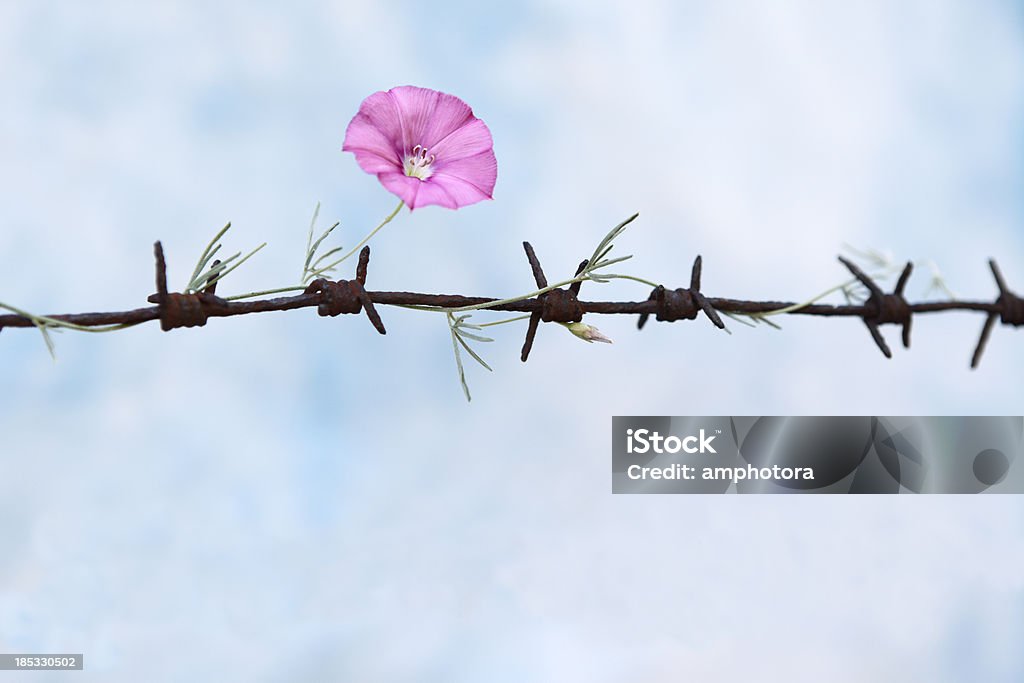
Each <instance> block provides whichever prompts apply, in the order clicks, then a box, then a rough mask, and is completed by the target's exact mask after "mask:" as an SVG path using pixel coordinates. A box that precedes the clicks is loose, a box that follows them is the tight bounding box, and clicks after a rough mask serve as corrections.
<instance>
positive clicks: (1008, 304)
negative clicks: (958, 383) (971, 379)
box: [971, 259, 1024, 368]
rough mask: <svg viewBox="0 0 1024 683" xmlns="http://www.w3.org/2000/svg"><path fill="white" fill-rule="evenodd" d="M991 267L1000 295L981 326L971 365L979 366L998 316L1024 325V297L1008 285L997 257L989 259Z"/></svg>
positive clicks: (1010, 323) (1001, 319)
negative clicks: (1011, 289)
mask: <svg viewBox="0 0 1024 683" xmlns="http://www.w3.org/2000/svg"><path fill="white" fill-rule="evenodd" d="M988 266H989V268H991V269H992V276H993V277H994V278H995V279H996V286H997V287H998V288H999V297H998V298H997V299H996V303H995V306H996V308H995V310H992V311H990V312H989V314H988V317H987V318H986V319H985V325H984V327H982V328H981V336H980V337H979V338H978V345H977V346H976V347H975V348H974V356H972V357H971V367H972V368H976V367H978V363H980V362H981V354H983V353H984V352H985V345H986V344H988V337H989V335H990V334H992V328H993V327H995V324H996V318H999V321H1000V322H1001V323H1002V324H1004V325H1012V326H1014V327H1020V326H1021V325H1024V299H1022V298H1020V297H1019V296H1017V295H1016V294H1014V293H1013V292H1012V291H1010V288H1009V287H1007V286H1006V280H1004V279H1003V274H1002V272H1001V271H1000V270H999V264H998V263H996V260H995V259H989V262H988Z"/></svg>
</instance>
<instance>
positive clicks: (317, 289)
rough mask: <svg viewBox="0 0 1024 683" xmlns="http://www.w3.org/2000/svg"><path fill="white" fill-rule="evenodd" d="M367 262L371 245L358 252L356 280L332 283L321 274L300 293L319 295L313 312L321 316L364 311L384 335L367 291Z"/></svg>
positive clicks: (382, 326)
mask: <svg viewBox="0 0 1024 683" xmlns="http://www.w3.org/2000/svg"><path fill="white" fill-rule="evenodd" d="M369 265H370V247H363V249H362V251H360V252H359V263H358V264H357V265H356V279H355V280H337V281H334V282H332V281H331V280H328V279H326V278H322V277H321V278H317V279H316V280H313V281H312V282H310V283H309V285H308V286H307V287H306V289H305V291H304V292H303V293H304V294H314V295H316V296H317V297H318V304H317V307H316V312H317V314H319V315H320V316H322V317H334V316H337V315H341V314H342V313H359V312H360V311H363V310H365V311H366V317H367V318H368V319H369V321H370V324H372V325H373V327H374V329H376V330H377V331H378V332H380V333H381V334H387V330H385V329H384V322H383V321H382V320H381V319H380V315H379V314H378V313H377V309H376V308H375V307H374V305H373V299H371V298H370V296H369V294H367V293H366V287H365V285H366V271H367V268H368V267H369Z"/></svg>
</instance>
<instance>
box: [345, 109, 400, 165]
mask: <svg viewBox="0 0 1024 683" xmlns="http://www.w3.org/2000/svg"><path fill="white" fill-rule="evenodd" d="M341 149H342V150H343V151H346V152H352V153H353V154H355V155H356V163H358V164H359V167H360V168H362V169H363V170H364V171H366V172H367V173H384V172H386V171H394V170H401V169H402V157H401V156H400V155H399V154H398V153H397V152H396V151H395V143H394V142H393V141H392V140H390V139H388V137H387V136H386V134H385V133H384V131H382V130H381V129H380V128H378V127H377V126H376V125H374V124H373V122H372V121H371V120H370V118H369V117H368V116H366V115H364V114H362V113H360V114H356V116H355V118H353V119H352V121H351V123H349V124H348V129H347V130H346V131H345V143H344V144H343V145H342V146H341Z"/></svg>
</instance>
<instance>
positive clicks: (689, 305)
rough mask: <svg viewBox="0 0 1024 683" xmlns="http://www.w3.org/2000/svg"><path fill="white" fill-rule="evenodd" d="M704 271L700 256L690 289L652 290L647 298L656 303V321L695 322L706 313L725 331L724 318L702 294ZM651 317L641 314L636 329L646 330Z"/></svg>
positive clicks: (691, 274)
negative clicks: (701, 286)
mask: <svg viewBox="0 0 1024 683" xmlns="http://www.w3.org/2000/svg"><path fill="white" fill-rule="evenodd" d="M702 269H703V265H702V259H701V257H700V255H698V256H697V258H695V259H694V260H693V268H692V269H691V270H690V287H689V289H683V288H682V287H677V288H676V289H666V288H665V286H664V285H658V286H657V287H655V288H654V289H653V290H651V295H650V296H649V297H647V300H648V301H653V302H654V303H655V306H656V308H655V320H660V321H662V322H675V321H676V320H695V319H696V318H697V315H698V314H699V313H700V312H701V311H704V315H706V316H707V317H708V320H710V321H711V322H712V323H713V324H714V326H715V327H717V328H718V329H720V330H724V329H725V323H724V322H722V318H721V317H720V316H719V315H718V311H716V310H715V309H714V307H712V305H711V303H710V302H709V301H708V300H707V298H706V297H705V296H704V295H703V294H701V292H700V277H701V271H702ZM649 317H650V313H641V314H640V318H639V319H638V320H637V321H636V327H637V329H639V330H642V329H643V328H644V325H646V324H647V319H648V318H649Z"/></svg>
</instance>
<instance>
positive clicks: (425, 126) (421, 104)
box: [388, 85, 475, 154]
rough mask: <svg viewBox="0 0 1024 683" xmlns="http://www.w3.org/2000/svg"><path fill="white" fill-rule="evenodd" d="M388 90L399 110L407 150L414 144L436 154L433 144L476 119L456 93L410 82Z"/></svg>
mask: <svg viewBox="0 0 1024 683" xmlns="http://www.w3.org/2000/svg"><path fill="white" fill-rule="evenodd" d="M388 92H390V93H391V94H392V96H393V97H394V99H395V102H396V103H397V105H398V108H399V110H400V111H401V115H402V120H403V122H404V124H405V132H406V135H407V136H408V137H407V139H406V143H407V144H408V145H409V147H408V149H410V150H411V149H412V147H413V146H414V145H423V146H424V147H426V148H427V149H429V150H430V151H431V153H434V154H436V152H435V151H434V149H433V147H434V146H435V145H436V144H437V143H438V142H440V141H441V140H443V139H444V138H445V137H447V136H448V135H450V134H451V133H453V132H454V131H456V130H458V129H459V128H461V127H462V126H463V125H465V124H466V123H467V122H468V121H471V120H475V119H474V117H473V110H472V109H470V107H469V105H468V104H466V103H465V102H463V101H462V100H461V99H459V98H458V97H456V96H455V95H449V94H447V93H443V92H438V91H436V90H428V89H427V88H417V87H415V86H411V85H403V86H400V87H398V88H392V89H391V90H389V91H388Z"/></svg>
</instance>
